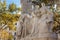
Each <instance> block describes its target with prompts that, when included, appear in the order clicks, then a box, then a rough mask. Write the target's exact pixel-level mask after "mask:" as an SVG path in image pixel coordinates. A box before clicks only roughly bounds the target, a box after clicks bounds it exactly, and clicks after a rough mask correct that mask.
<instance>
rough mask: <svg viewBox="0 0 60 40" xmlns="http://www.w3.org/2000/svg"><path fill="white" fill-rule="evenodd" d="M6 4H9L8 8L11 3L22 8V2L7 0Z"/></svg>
mask: <svg viewBox="0 0 60 40" xmlns="http://www.w3.org/2000/svg"><path fill="white" fill-rule="evenodd" d="M2 1H3V0H2ZM6 3H7V6H8V5H9V4H11V3H15V4H16V5H17V7H21V3H20V0H6Z"/></svg>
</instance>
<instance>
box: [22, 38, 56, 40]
mask: <svg viewBox="0 0 60 40" xmlns="http://www.w3.org/2000/svg"><path fill="white" fill-rule="evenodd" d="M21 40H57V38H24V39H21Z"/></svg>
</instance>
